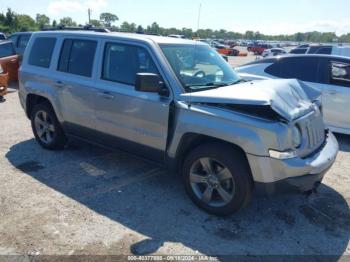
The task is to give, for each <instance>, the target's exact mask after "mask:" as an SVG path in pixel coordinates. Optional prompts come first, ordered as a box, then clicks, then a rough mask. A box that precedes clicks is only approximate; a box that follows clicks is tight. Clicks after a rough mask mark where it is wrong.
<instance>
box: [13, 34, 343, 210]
mask: <svg viewBox="0 0 350 262" xmlns="http://www.w3.org/2000/svg"><path fill="white" fill-rule="evenodd" d="M319 98H320V93H319V92H315V91H314V90H313V89H312V88H310V87H308V86H306V85H304V84H303V83H300V82H298V81H296V80H271V81H256V82H251V83H245V82H244V81H242V79H240V77H239V76H238V75H237V74H236V73H235V72H234V70H233V69H232V68H231V66H230V65H229V64H228V63H226V62H225V61H224V60H223V59H222V58H221V57H220V55H219V54H218V53H217V52H216V51H215V50H213V49H212V48H211V47H210V46H208V45H207V44H204V43H200V42H198V41H190V40H184V39H178V38H170V37H156V36H149V35H138V34H122V33H110V34H101V33H86V32H58V31H57V32H39V33H34V34H33V36H32V38H31V40H30V42H29V44H28V47H27V49H26V51H25V54H24V57H23V63H22V66H21V69H20V84H19V99H20V103H21V105H22V107H23V108H24V111H25V112H26V114H27V116H28V117H29V118H30V119H31V123H32V128H33V132H34V135H35V138H36V140H37V142H38V143H39V144H40V145H41V146H42V147H44V148H46V149H51V150H53V149H59V148H63V147H64V145H65V144H66V141H67V136H75V137H80V138H83V139H85V140H88V141H91V142H93V143H97V144H100V145H104V146H108V147H111V148H113V147H115V148H123V149H124V150H127V151H130V152H133V153H136V154H139V155H142V156H144V157H147V158H151V159H153V160H156V161H159V162H160V163H162V164H165V165H166V166H168V167H178V170H179V171H180V173H181V175H182V178H183V181H184V184H185V188H186V190H187V192H188V194H189V196H190V198H191V199H192V200H193V201H194V203H195V204H197V205H198V206H199V207H200V208H202V209H204V210H206V211H207V212H210V213H213V214H216V215H228V214H231V213H234V212H236V211H238V210H239V209H240V208H242V207H244V206H245V205H247V203H248V202H249V200H250V198H251V196H252V193H253V190H258V189H259V188H260V190H261V189H265V190H266V191H265V192H268V193H274V192H278V191H283V190H297V191H298V190H299V191H308V190H312V189H314V188H315V187H317V186H318V185H319V183H320V182H321V181H322V179H323V177H324V175H325V173H326V172H327V170H328V169H329V168H330V167H331V166H332V165H333V163H334V161H335V158H336V156H337V152H338V143H337V141H336V139H335V137H334V136H333V135H332V133H331V132H328V131H326V130H325V126H324V123H323V119H322V115H321V112H320V108H321V104H320V101H319ZM150 112H152V113H150Z"/></svg>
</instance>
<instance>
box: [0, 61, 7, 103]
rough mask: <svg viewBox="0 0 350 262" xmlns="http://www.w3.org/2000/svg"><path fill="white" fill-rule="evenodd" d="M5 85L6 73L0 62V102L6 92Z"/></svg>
mask: <svg viewBox="0 0 350 262" xmlns="http://www.w3.org/2000/svg"><path fill="white" fill-rule="evenodd" d="M7 85H8V74H7V73H5V71H4V70H3V68H2V66H1V64H0V102H1V100H2V99H1V97H3V96H5V95H6V93H7Z"/></svg>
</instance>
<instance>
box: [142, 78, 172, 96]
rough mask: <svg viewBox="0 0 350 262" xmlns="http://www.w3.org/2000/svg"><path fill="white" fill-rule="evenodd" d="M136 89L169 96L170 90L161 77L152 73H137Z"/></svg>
mask: <svg viewBox="0 0 350 262" xmlns="http://www.w3.org/2000/svg"><path fill="white" fill-rule="evenodd" d="M135 90H136V91H140V92H149V93H158V94H160V95H161V96H169V90H168V89H167V88H166V87H165V86H164V83H163V82H162V81H161V79H160V77H159V76H158V75H157V74H152V73H137V74H136V81H135Z"/></svg>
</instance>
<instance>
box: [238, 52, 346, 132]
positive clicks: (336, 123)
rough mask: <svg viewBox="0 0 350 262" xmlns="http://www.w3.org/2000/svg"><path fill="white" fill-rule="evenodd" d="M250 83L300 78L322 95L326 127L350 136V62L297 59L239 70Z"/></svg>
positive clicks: (326, 58)
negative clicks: (253, 81) (252, 81)
mask: <svg viewBox="0 0 350 262" xmlns="http://www.w3.org/2000/svg"><path fill="white" fill-rule="evenodd" d="M235 70H236V72H238V74H239V75H240V76H241V77H242V78H244V79H246V80H259V79H260V80H262V79H278V78H285V79H288V78H297V79H299V80H302V81H304V82H305V83H307V84H308V85H310V86H312V87H313V88H315V89H317V90H318V91H320V92H322V104H323V114H324V119H325V123H326V125H327V126H328V127H329V128H330V129H331V130H332V131H334V132H338V133H343V134H350V116H349V113H348V105H349V104H350V58H346V57H341V56H330V55H293V56H281V57H276V58H268V59H263V60H259V61H256V62H252V63H250V64H247V65H244V66H241V67H237V68H236V69H235Z"/></svg>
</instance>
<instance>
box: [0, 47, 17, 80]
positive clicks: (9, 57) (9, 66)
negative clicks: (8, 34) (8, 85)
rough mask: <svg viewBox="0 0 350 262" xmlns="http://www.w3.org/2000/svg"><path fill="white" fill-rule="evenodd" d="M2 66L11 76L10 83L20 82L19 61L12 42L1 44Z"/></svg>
mask: <svg viewBox="0 0 350 262" xmlns="http://www.w3.org/2000/svg"><path fill="white" fill-rule="evenodd" d="M0 64H1V66H2V68H3V69H4V71H5V72H7V73H8V74H9V80H10V81H17V80H18V68H19V59H18V55H17V54H16V52H15V48H14V45H13V43H12V42H4V43H2V44H0Z"/></svg>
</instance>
